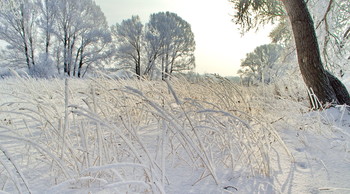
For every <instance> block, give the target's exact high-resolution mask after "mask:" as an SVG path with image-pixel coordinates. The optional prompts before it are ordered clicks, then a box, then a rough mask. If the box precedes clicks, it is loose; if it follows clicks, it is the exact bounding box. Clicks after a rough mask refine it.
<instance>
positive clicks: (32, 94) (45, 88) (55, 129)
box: [0, 77, 350, 194]
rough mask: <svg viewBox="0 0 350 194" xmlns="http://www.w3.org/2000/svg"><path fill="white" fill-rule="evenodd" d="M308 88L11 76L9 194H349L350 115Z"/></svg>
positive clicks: (4, 102) (4, 182)
mask: <svg viewBox="0 0 350 194" xmlns="http://www.w3.org/2000/svg"><path fill="white" fill-rule="evenodd" d="M303 90H304V87H303V84H302V83H301V81H300V80H299V81H291V80H286V81H281V82H279V83H278V84H276V85H269V86H261V87H259V88H257V87H250V88H246V87H241V86H239V85H237V84H233V83H231V82H229V81H227V80H224V79H214V80H213V79H207V80H192V81H186V80H184V79H175V78H174V79H172V80H171V81H169V82H168V83H166V82H159V81H137V80H113V79H107V78H93V79H68V80H62V79H52V80H36V79H25V78H18V77H17V78H16V77H14V78H8V79H2V80H0V96H1V98H0V151H1V152H0V193H1V194H2V193H50V194H51V193H174V194H175V193H176V194H177V193H179V194H185V193H195V194H199V193H203V194H207V193H213V194H214V193H215V194H216V193H321V194H322V193H350V115H349V112H348V110H347V109H346V107H344V106H338V107H334V108H330V109H328V110H323V111H310V110H309V109H308V106H307V105H308V101H307V98H306V96H305V95H304V94H305V92H304V91H303Z"/></svg>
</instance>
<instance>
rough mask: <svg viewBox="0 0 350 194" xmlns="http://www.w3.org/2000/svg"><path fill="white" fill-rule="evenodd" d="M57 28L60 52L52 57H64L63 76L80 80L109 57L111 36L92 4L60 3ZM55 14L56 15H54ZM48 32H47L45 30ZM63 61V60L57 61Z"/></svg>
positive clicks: (81, 1) (66, 0)
mask: <svg viewBox="0 0 350 194" xmlns="http://www.w3.org/2000/svg"><path fill="white" fill-rule="evenodd" d="M52 8H54V9H56V11H55V18H56V19H55V26H54V28H53V29H52V31H53V34H54V36H55V37H56V39H57V41H58V43H56V45H57V46H59V47H61V49H56V52H55V53H53V54H54V55H55V58H56V59H57V58H60V57H61V56H62V58H63V59H62V61H63V69H64V73H65V74H66V75H68V76H78V77H81V76H82V75H83V74H84V73H83V72H82V70H83V67H84V65H85V67H86V68H85V72H86V70H87V69H88V68H89V67H90V65H91V64H94V63H98V62H100V61H101V60H102V59H104V58H107V57H109V56H110V52H109V51H107V48H108V49H110V48H111V47H109V46H108V45H109V44H110V42H111V34H110V31H109V29H108V25H107V21H106V18H105V16H104V14H103V12H102V11H101V9H100V8H99V7H98V6H97V5H96V3H95V2H94V1H92V0H77V1H70V0H58V1H57V4H56V6H53V7H52ZM52 12H53V11H52ZM46 30H48V29H46ZM58 61H61V60H58Z"/></svg>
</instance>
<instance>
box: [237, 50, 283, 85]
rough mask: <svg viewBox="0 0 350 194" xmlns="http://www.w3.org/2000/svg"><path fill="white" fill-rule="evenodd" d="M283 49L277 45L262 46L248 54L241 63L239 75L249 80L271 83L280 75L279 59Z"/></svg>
mask: <svg viewBox="0 0 350 194" xmlns="http://www.w3.org/2000/svg"><path fill="white" fill-rule="evenodd" d="M282 49H283V48H282V47H281V46H279V45H276V44H266V45H261V46H259V47H257V48H255V49H254V51H253V52H251V53H248V54H247V56H246V58H245V59H244V60H243V61H242V62H241V69H240V70H239V73H240V74H242V76H244V77H247V78H249V80H252V79H254V80H256V81H258V82H262V83H270V82H271V81H272V79H273V77H274V76H277V74H278V69H279V68H278V67H277V66H278V65H280V64H278V63H279V59H280V57H281V56H282Z"/></svg>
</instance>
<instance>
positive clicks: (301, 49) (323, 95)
mask: <svg viewBox="0 0 350 194" xmlns="http://www.w3.org/2000/svg"><path fill="white" fill-rule="evenodd" d="M282 2H283V4H284V6H285V8H286V11H287V13H288V17H289V19H290V22H291V25H292V29H293V35H294V39H295V44H296V48H297V54H298V63H299V67H300V71H301V74H302V76H303V79H304V81H305V83H306V86H307V87H308V89H312V91H313V92H314V94H315V95H316V96H317V98H318V100H319V101H320V102H321V105H324V104H325V103H327V102H334V103H337V104H338V103H342V102H347V103H349V100H344V99H349V94H348V92H347V91H346V88H345V87H340V85H339V83H340V81H339V80H338V81H335V79H336V78H335V77H334V76H332V75H331V74H329V73H327V72H326V71H325V69H324V67H323V65H322V61H321V56H320V51H319V47H318V42H317V38H316V33H315V28H314V23H313V20H312V18H311V15H310V13H309V11H308V9H307V6H306V3H305V2H304V0H282ZM329 78H330V79H331V81H332V83H331V82H330V79H329ZM333 78H335V79H333ZM340 84H341V83H340ZM341 85H342V84H341ZM332 86H333V87H332ZM340 88H341V90H342V92H340V93H339V95H338V96H337V95H336V92H335V91H336V90H339V89H340ZM338 98H339V99H338ZM311 100H312V101H314V102H315V99H311Z"/></svg>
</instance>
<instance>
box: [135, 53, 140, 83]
mask: <svg viewBox="0 0 350 194" xmlns="http://www.w3.org/2000/svg"><path fill="white" fill-rule="evenodd" d="M135 71H136V75H137V77H138V78H139V79H140V76H141V53H140V51H139V50H137V62H136V68H135Z"/></svg>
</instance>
